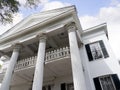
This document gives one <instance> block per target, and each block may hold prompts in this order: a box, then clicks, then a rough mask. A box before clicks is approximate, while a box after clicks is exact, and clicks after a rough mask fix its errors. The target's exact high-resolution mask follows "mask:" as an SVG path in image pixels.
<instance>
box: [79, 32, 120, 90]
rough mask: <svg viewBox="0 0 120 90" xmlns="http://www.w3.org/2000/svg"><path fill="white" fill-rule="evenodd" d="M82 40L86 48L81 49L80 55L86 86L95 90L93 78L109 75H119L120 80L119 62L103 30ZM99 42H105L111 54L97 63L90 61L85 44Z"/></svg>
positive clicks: (96, 61)
mask: <svg viewBox="0 0 120 90" xmlns="http://www.w3.org/2000/svg"><path fill="white" fill-rule="evenodd" d="M82 40H83V43H84V46H83V47H82V48H81V49H80V54H81V58H82V60H83V65H84V68H85V77H86V84H87V85H88V87H89V88H91V90H95V87H94V83H93V78H95V77H98V76H102V75H107V74H118V76H119V78H120V65H119V63H118V60H117V59H116V58H115V56H114V53H113V52H112V50H111V47H110V44H109V41H108V39H107V37H106V35H105V32H104V31H102V30H101V31H100V32H97V33H93V34H90V35H86V36H84V37H82ZM99 40H103V42H104V44H105V47H106V49H107V52H108V54H109V57H108V58H102V59H99V60H95V61H89V60H88V56H87V53H86V49H85V44H89V43H92V42H95V41H99ZM90 85H92V86H90ZM88 90H90V89H88Z"/></svg>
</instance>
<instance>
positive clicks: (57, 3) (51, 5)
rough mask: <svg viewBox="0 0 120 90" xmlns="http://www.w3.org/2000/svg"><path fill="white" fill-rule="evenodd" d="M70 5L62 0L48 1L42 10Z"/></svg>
mask: <svg viewBox="0 0 120 90" xmlns="http://www.w3.org/2000/svg"><path fill="white" fill-rule="evenodd" d="M68 5H70V4H69V3H63V2H60V1H52V2H46V3H45V4H44V5H43V8H42V11H46V10H51V9H56V8H61V7H65V6H68Z"/></svg>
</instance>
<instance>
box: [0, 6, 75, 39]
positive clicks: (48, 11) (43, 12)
mask: <svg viewBox="0 0 120 90" xmlns="http://www.w3.org/2000/svg"><path fill="white" fill-rule="evenodd" d="M70 7H72V8H74V10H75V11H76V12H77V10H76V7H75V5H71V6H67V7H66V6H65V7H62V8H57V9H52V10H46V11H41V12H39V13H34V14H31V15H29V16H27V17H25V18H23V19H22V20H21V21H20V22H18V23H17V24H15V25H14V26H12V27H11V28H10V29H8V30H7V31H5V32H4V33H2V34H1V35H0V37H2V36H3V35H4V34H6V33H7V32H9V31H11V30H12V29H13V28H14V27H16V26H18V25H19V24H20V23H22V22H23V21H25V20H27V19H29V18H30V17H33V16H34V15H38V14H41V15H42V14H45V13H46V14H47V13H50V12H54V11H56V10H57V11H58V10H62V9H64V8H70Z"/></svg>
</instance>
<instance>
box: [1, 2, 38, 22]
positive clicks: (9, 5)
mask: <svg viewBox="0 0 120 90" xmlns="http://www.w3.org/2000/svg"><path fill="white" fill-rule="evenodd" d="M38 2H39V0H26V4H27V6H29V7H32V6H37V4H38ZM19 7H20V3H19V1H18V0H0V23H2V24H6V23H11V22H12V21H13V14H14V13H17V12H18V11H19Z"/></svg>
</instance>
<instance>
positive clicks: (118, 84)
mask: <svg viewBox="0 0 120 90" xmlns="http://www.w3.org/2000/svg"><path fill="white" fill-rule="evenodd" d="M112 79H113V82H114V84H115V87H116V90H120V80H119V78H118V76H117V74H113V75H112Z"/></svg>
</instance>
